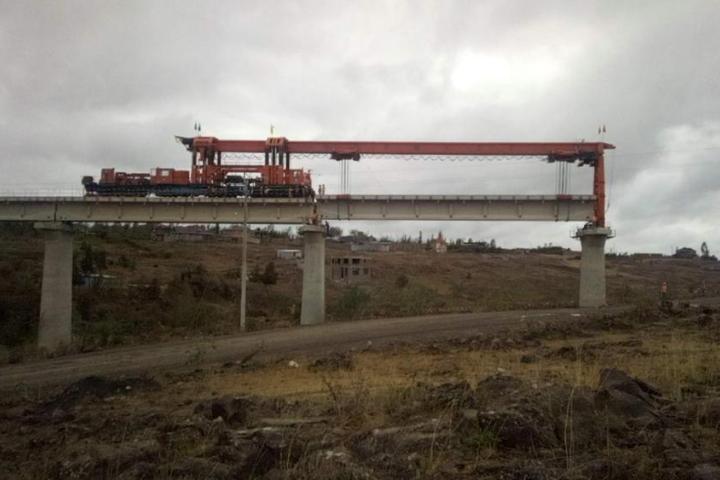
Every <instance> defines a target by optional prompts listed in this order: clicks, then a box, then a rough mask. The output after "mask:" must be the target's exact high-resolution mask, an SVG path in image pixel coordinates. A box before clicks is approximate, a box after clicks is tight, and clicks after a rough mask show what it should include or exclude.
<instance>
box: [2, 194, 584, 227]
mask: <svg viewBox="0 0 720 480" xmlns="http://www.w3.org/2000/svg"><path fill="white" fill-rule="evenodd" d="M244 201H245V200H244V199H242V198H196V197H167V198H164V197H89V196H88V197H18V196H15V197H0V221H4V220H5V221H32V222H163V223H242V222H243V221H244V218H245V215H244ZM594 204H595V196H594V195H572V196H570V195H565V196H558V195H352V196H350V195H327V196H322V197H318V198H317V199H316V201H315V202H313V201H312V200H307V199H292V198H250V199H248V219H247V220H248V222H249V223H281V224H302V223H306V222H307V219H308V218H309V217H310V216H311V215H312V214H313V209H314V208H315V207H316V208H317V214H318V215H319V216H320V217H321V218H322V219H326V220H365V221H373V220H431V221H442V220H458V221H482V220H486V221H508V220H516V221H517V220H520V221H556V222H557V221H580V222H586V221H590V220H591V219H592V216H593V208H594Z"/></svg>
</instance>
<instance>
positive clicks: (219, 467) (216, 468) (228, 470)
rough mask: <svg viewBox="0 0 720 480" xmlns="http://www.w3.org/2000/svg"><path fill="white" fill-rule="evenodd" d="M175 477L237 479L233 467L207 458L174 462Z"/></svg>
mask: <svg viewBox="0 0 720 480" xmlns="http://www.w3.org/2000/svg"><path fill="white" fill-rule="evenodd" d="M172 472H173V476H174V477H180V478H205V479H208V480H225V479H230V478H236V477H235V476H234V474H233V469H232V467H230V466H228V465H225V464H223V463H219V462H213V461H211V460H208V459H205V458H194V457H186V458H180V459H179V460H178V461H176V462H173V468H172Z"/></svg>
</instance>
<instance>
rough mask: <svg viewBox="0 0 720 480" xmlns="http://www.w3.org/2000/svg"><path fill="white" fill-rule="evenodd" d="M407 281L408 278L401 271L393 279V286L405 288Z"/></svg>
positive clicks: (408, 280)
mask: <svg viewBox="0 0 720 480" xmlns="http://www.w3.org/2000/svg"><path fill="white" fill-rule="evenodd" d="M409 282H410V279H408V277H407V275H405V274H404V273H401V274H400V275H398V277H397V278H396V279H395V286H396V287H398V288H405V287H406V286H407V284H408V283H409Z"/></svg>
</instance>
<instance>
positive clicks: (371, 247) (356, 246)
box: [350, 242, 390, 252]
mask: <svg viewBox="0 0 720 480" xmlns="http://www.w3.org/2000/svg"><path fill="white" fill-rule="evenodd" d="M350 250H351V251H353V252H389V251H390V242H353V243H351V244H350Z"/></svg>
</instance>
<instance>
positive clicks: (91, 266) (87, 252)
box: [80, 241, 95, 274]
mask: <svg viewBox="0 0 720 480" xmlns="http://www.w3.org/2000/svg"><path fill="white" fill-rule="evenodd" d="M80 270H81V271H82V272H83V273H86V274H87V273H94V272H95V262H94V261H93V250H92V246H91V245H90V244H89V243H87V242H85V241H83V242H82V244H81V245H80Z"/></svg>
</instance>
